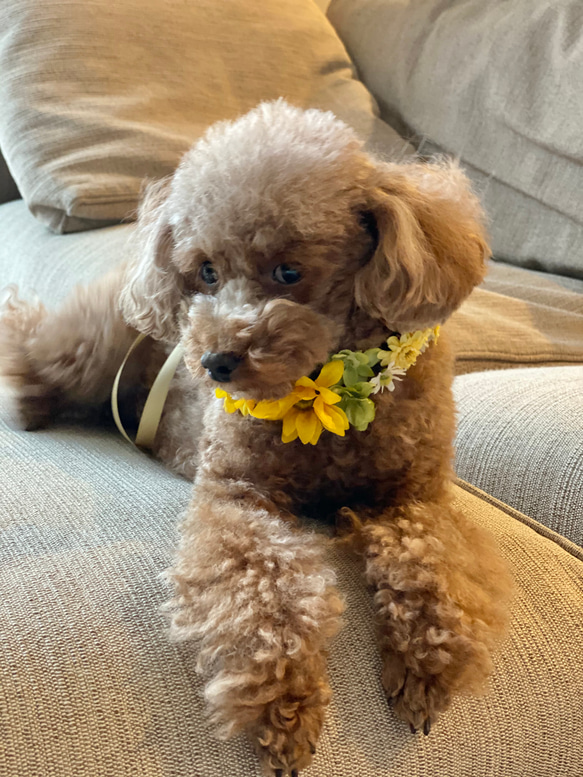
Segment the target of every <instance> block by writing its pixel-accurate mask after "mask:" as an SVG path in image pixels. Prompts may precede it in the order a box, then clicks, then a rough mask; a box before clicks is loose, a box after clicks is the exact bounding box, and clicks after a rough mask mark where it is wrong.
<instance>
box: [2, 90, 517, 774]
mask: <svg viewBox="0 0 583 777" xmlns="http://www.w3.org/2000/svg"><path fill="white" fill-rule="evenodd" d="M136 236H137V237H136V240H135V242H134V248H135V257H134V258H130V260H129V261H128V263H127V264H126V265H125V266H124V267H122V268H120V269H119V270H118V271H115V272H113V273H112V274H110V275H109V276H107V277H105V278H103V279H102V280H101V281H99V282H96V283H94V284H92V285H90V286H89V287H88V288H83V289H78V290H77V291H76V292H75V293H74V294H73V295H72V296H71V297H70V298H69V300H68V301H67V302H66V304H65V305H64V306H63V308H62V309H61V310H60V311H58V312H57V313H48V312H47V311H46V310H45V309H44V307H43V306H42V305H40V304H39V303H24V302H22V301H20V300H19V299H18V298H17V297H16V295H15V294H12V296H11V297H10V299H9V300H8V302H7V303H6V305H5V307H4V312H3V318H2V343H1V349H0V352H1V353H2V354H3V364H2V371H3V373H4V375H5V376H7V377H8V378H9V379H10V380H11V382H12V384H13V385H14V386H15V387H16V388H17V393H18V396H19V406H20V411H21V415H22V417H23V420H24V423H25V425H26V426H27V427H29V428H33V427H38V426H40V425H44V424H46V423H48V422H49V421H51V420H52V419H54V418H55V417H56V416H57V415H65V416H66V415H67V414H68V413H71V412H73V413H74V414H75V416H76V417H78V416H79V414H83V413H89V412H90V411H91V412H95V411H96V410H99V408H103V407H105V406H107V403H108V401H109V394H110V391H111V386H112V382H113V380H114V376H115V374H116V371H117V369H118V367H119V365H120V363H121V361H122V359H123V357H124V355H125V354H126V352H127V350H128V348H129V346H130V345H131V344H132V342H133V341H134V339H135V337H136V334H137V333H138V332H141V333H145V334H146V335H148V337H147V339H146V340H145V341H144V342H143V344H142V345H141V346H140V349H141V353H140V354H139V355H138V357H136V358H135V359H130V361H129V364H128V367H127V369H126V370H125V373H124V383H123V385H122V387H121V394H120V401H121V404H122V406H123V407H124V408H125V413H126V420H127V414H128V412H130V411H133V412H134V414H136V417H137V416H138V415H139V411H140V408H141V405H143V402H144V397H145V394H146V393H147V388H148V386H149V385H150V384H151V382H152V379H153V376H154V375H155V374H156V372H157V370H158V369H159V367H160V365H161V364H162V363H163V361H164V360H165V358H166V356H167V354H168V353H169V352H170V351H171V350H172V348H173V347H174V346H175V345H176V344H177V343H179V342H180V343H181V344H182V346H183V348H184V352H185V357H184V361H183V363H182V364H181V366H180V367H179V369H178V372H177V374H176V377H175V378H174V381H173V383H172V385H171V390H170V393H169V396H168V399H167V403H166V406H165V410H164V414H163V416H162V422H161V425H160V427H159V429H158V433H157V435H156V438H155V442H154V446H153V450H154V454H155V455H156V456H158V457H159V458H160V459H162V460H163V461H164V462H166V463H167V464H168V465H169V466H170V467H172V468H173V469H174V470H176V471H177V472H179V473H182V474H183V475H185V476H186V477H188V478H192V479H193V480H194V492H193V496H192V501H191V503H190V507H189V510H188V512H187V515H186V517H185V519H184V522H183V525H182V540H181V543H180V547H179V549H178V553H177V557H176V562H175V564H174V567H173V568H172V569H171V570H170V572H169V577H170V579H171V580H172V581H173V584H174V588H175V595H174V599H173V601H172V603H171V609H172V629H173V631H174V634H175V635H176V636H177V637H178V638H184V639H186V638H194V639H196V640H198V642H199V643H200V660H199V667H200V670H201V671H203V672H204V673H205V676H206V677H207V680H208V682H207V685H206V698H207V701H208V704H209V707H210V710H211V713H212V718H213V720H214V721H215V722H216V723H217V724H218V725H219V730H220V731H221V732H222V734H223V735H224V736H229V735H231V734H234V733H236V732H238V731H241V730H245V731H246V732H248V734H250V736H251V737H252V738H253V740H254V742H255V743H256V745H257V749H258V752H259V755H260V758H261V761H262V765H263V768H264V769H265V771H266V773H267V774H271V775H274V774H275V775H276V777H282V776H283V775H284V774H291V775H296V774H297V772H298V770H300V769H302V768H304V767H306V766H307V765H308V764H309V763H310V762H311V760H312V756H313V754H314V752H315V746H316V743H317V740H318V736H319V733H320V729H321V727H322V721H323V718H324V713H325V708H326V705H327V704H328V701H329V699H330V686H329V683H328V679H327V674H326V652H327V649H328V646H329V642H330V639H331V637H332V636H333V635H334V633H335V632H336V631H337V629H338V627H339V624H340V615H341V612H342V609H343V605H342V601H341V599H340V597H339V595H338V592H337V591H336V590H335V588H334V582H335V578H334V572H333V570H331V569H328V568H326V567H325V565H324V562H323V555H322V545H321V543H322V542H324V540H323V539H322V538H321V537H319V536H317V535H315V534H314V533H312V532H309V531H306V530H305V528H304V529H302V528H301V527H300V526H299V524H298V522H297V519H296V516H297V515H299V514H301V515H304V516H305V515H309V514H310V513H317V514H319V515H322V514H323V513H324V512H326V513H334V512H335V511H338V510H340V513H341V515H342V516H343V520H344V523H346V524H347V525H348V528H349V530H350V531H351V536H352V538H353V539H354V541H355V545H357V547H358V548H359V550H360V553H361V554H362V557H363V558H364V574H365V576H366V580H367V581H368V582H369V583H370V585H371V586H372V587H373V588H374V590H375V594H374V600H375V603H376V608H377V612H378V624H379V641H380V650H381V652H382V658H383V663H384V670H383V683H384V687H385V689H386V693H387V696H388V698H389V700H390V701H391V703H392V704H393V707H394V709H395V711H396V713H397V714H398V715H399V716H400V717H401V718H403V720H405V721H406V722H407V723H408V724H409V725H410V727H411V728H412V729H413V730H417V729H421V730H424V731H425V733H429V729H430V726H431V723H432V722H433V721H434V720H435V719H436V718H437V716H438V715H439V713H441V712H442V711H443V710H444V709H445V708H446V707H447V706H448V704H449V702H450V698H451V695H452V693H454V692H464V691H466V692H468V691H470V692H475V691H479V690H480V688H481V687H483V685H484V682H485V679H486V678H487V676H488V674H489V672H490V671H491V667H492V664H491V658H490V653H491V649H492V646H493V643H494V641H495V639H496V638H497V636H498V635H499V634H500V633H501V631H502V629H503V626H504V622H505V620H506V605H505V603H504V602H505V600H506V598H507V597H506V593H507V590H508V588H509V581H508V576H507V573H506V570H505V567H504V565H503V563H502V562H501V560H500V558H499V556H498V553H497V550H496V548H495V546H494V544H493V542H492V540H491V538H490V537H489V536H488V535H486V534H485V533H484V532H483V531H481V530H480V529H479V528H478V527H476V526H474V525H473V524H471V523H470V522H469V521H468V520H466V518H465V517H464V516H463V515H462V514H460V513H459V512H457V511H456V510H455V509H454V508H453V506H452V496H451V487H450V484H451V480H452V464H451V461H452V438H453V434H454V406H453V402H452V396H451V382H452V360H451V357H450V353H449V351H448V347H447V344H446V337H445V335H444V336H442V337H441V338H440V339H439V341H438V342H433V341H432V342H429V344H427V343H426V344H425V346H424V347H423V348H422V347H420V346H419V347H418V351H419V353H418V358H417V360H416V362H415V364H412V365H410V368H409V369H408V370H407V371H406V372H405V371H404V370H399V369H398V365H396V364H395V363H390V362H385V363H384V365H385V366H386V364H388V365H389V366H388V369H389V371H390V369H391V368H392V369H393V377H394V380H391V375H389V373H387V371H386V370H384V371H382V374H381V372H380V371H379V370H382V368H383V363H381V364H380V365H377V366H375V367H374V368H373V369H370V370H369V372H368V373H367V374H368V375H373V376H374V377H373V379H372V381H370V383H371V387H372V384H373V383H374V381H375V380H376V388H377V389H383V386H384V390H378V391H376V393H370V394H369V399H368V401H369V402H371V403H372V404H371V405H368V404H367V407H368V408H369V410H370V408H371V407H373V408H374V412H373V414H374V413H376V417H375V418H374V421H372V422H371V423H370V425H369V426H368V428H367V429H366V431H361V430H359V429H358V428H354V425H353V424H352V425H351V426H350V428H348V429H346V427H347V426H349V424H348V423H344V421H345V419H346V418H348V415H347V414H346V413H345V412H344V411H343V410H342V409H341V408H342V405H340V406H339V407H336V404H335V403H336V402H337V400H338V397H337V396H336V395H335V394H334V391H333V392H332V393H333V394H334V396H332V395H331V394H330V393H329V392H330V388H325V387H324V383H325V381H323V380H321V381H320V383H319V384H318V383H317V382H316V383H313V379H314V378H315V377H316V376H318V374H319V373H320V369H321V368H322V365H324V364H326V363H327V362H328V360H329V358H330V355H331V354H335V353H337V352H339V351H340V350H342V349H343V350H344V353H346V352H350V351H353V352H357V353H361V355H362V353H364V352H368V349H375V348H377V349H378V348H379V347H381V346H383V344H386V343H387V338H388V337H390V336H393V337H395V338H396V341H398V342H400V340H399V336H398V335H399V334H403V333H409V332H416V331H417V330H422V331H423V330H427V329H428V328H431V327H435V326H436V325H437V324H440V323H442V322H444V321H445V320H446V319H447V318H448V316H449V315H450V314H451V313H452V311H454V310H455V309H456V308H457V307H458V305H459V304H460V303H461V302H462V300H463V299H464V298H465V297H466V296H467V295H468V294H469V293H470V291H471V290H472V288H473V287H474V286H475V285H476V284H477V283H478V282H479V281H480V280H481V279H482V277H483V274H484V268H485V259H486V258H487V256H488V246H487V243H486V238H485V236H484V229H483V226H482V214H481V210H480V207H479V204H478V202H477V200H476V198H475V197H474V196H473V195H472V194H471V193H470V191H469V188H468V185H467V181H466V179H465V177H464V175H463V174H462V173H461V172H460V170H459V169H457V168H456V167H455V165H451V164H449V165H448V164H433V165H425V164H421V163H419V164H406V165H396V164H388V163H382V162H379V161H378V160H375V159H373V158H371V157H370V156H369V155H367V154H366V153H364V151H363V150H362V147H361V144H360V142H359V141H358V140H357V138H356V137H355V135H354V133H353V132H352V131H351V130H350V129H349V128H348V127H346V126H345V125H344V124H343V123H342V122H340V121H338V120H337V119H336V118H334V117H333V116H332V114H330V113H322V112H320V111H316V110H308V111H301V110H299V109H296V108H293V107H290V106H289V105H287V104H286V103H284V102H283V101H278V102H276V103H267V104H263V105H260V106H259V107H258V108H256V109H255V110H253V111H251V112H250V113H249V114H247V115H246V116H243V117H242V118H240V119H239V120H238V121H235V122H232V123H229V122H223V123H219V124H217V125H215V126H213V127H211V128H210V129H209V130H208V132H207V133H206V135H205V136H204V137H203V138H201V140H199V141H198V142H197V143H196V144H195V145H194V147H193V148H192V149H191V150H190V151H189V152H188V153H187V154H186V156H185V157H184V159H183V160H182V163H181V164H180V166H179V168H178V170H177V171H176V173H175V175H174V176H173V177H172V178H171V179H170V180H166V181H163V182H161V183H156V184H153V185H151V186H150V187H149V189H148V191H147V195H146V197H145V201H144V203H143V205H142V207H141V210H140V214H139V220H138V227H137V232H136ZM384 347H386V345H385V346H384ZM201 361H202V363H201ZM332 371H333V372H334V373H335V374H336V376H337V375H338V370H337V369H336V368H334V369H333V370H332ZM366 371H367V365H365V372H366ZM302 376H311V378H312V380H311V379H309V378H308V377H302ZM379 376H381V377H383V378H384V382H383V381H381V380H380V377H379ZM387 376H388V377H387ZM300 378H302V380H301V381H299V385H300V386H303V390H304V393H303V394H302V392H301V391H300V393H299V394H298V397H299V399H297V404H296V405H294V409H293V412H294V414H295V415H293V418H294V419H296V420H295V421H294V422H293V423H295V424H296V427H295V432H294V425H293V423H291V422H290V423H288V426H287V431H286V428H285V424H286V423H287V422H286V421H285V419H284V421H283V426H284V437H285V436H286V435H287V439H290V441H289V442H283V441H282V439H281V435H282V422H281V420H280V421H277V420H270V417H269V416H268V415H264V417H263V418H257V417H254V415H253V414H251V415H243V413H242V412H238V411H237V412H231V413H227V412H225V408H224V406H223V403H224V400H223V399H219V398H217V397H216V396H215V389H216V388H217V387H223V388H224V387H225V386H224V384H225V383H228V389H229V392H230V393H231V395H232V399H229V397H227V399H228V401H229V402H230V403H231V404H230V406H229V409H230V410H236V409H237V407H240V408H241V409H242V410H243V412H247V411H248V410H252V409H253V407H256V406H255V404H254V403H255V402H260V401H261V400H264V403H263V405H264V406H266V403H265V400H279V399H281V398H283V397H288V396H289V395H290V392H291V391H292V390H294V386H296V387H297V385H298V384H297V383H296V382H297V381H298V379H300ZM364 382H367V381H366V380H365V381H364ZM381 383H382V384H383V385H381ZM318 385H319V386H320V388H318ZM330 385H331V382H330V380H328V386H330ZM359 385H360V388H361V389H362V385H363V382H362V381H361V383H360V384H359ZM314 387H315V388H314ZM365 388H366V387H365ZM366 390H367V391H369V392H370V387H369V388H368V389H366ZM306 392H307V393H306ZM310 392H311V393H310ZM327 392H328V393H327ZM336 393H337V394H338V396H340V394H342V391H340V390H337V391H336ZM347 394H350V391H344V397H346V395H347ZM300 395H301V396H300ZM316 395H318V396H321V397H322V403H321V407H320V412H319V415H315V407H316V403H315V401H314V402H312V400H313V399H314V397H315V396H316ZM302 397H303V398H302ZM326 397H327V399H326ZM310 398H311V399H310ZM361 398H362V397H361ZM241 399H246V400H254V401H253V402H250V403H247V404H245V403H243V402H238V404H233V403H234V402H236V400H241ZM326 403H327V404H326ZM267 405H269V406H271V407H273V406H275V404H274V403H273V402H271V403H267ZM284 405H285V403H284ZM344 406H345V407H347V405H344ZM330 408H334V410H330ZM327 412H329V416H326V413H327ZM302 414H303V415H302ZM299 416H301V417H302V418H303V419H305V423H304V422H303V421H301V419H300V420H299V421H298V418H299ZM279 417H280V418H281V416H279ZM290 417H291V416H290ZM322 419H323V420H322ZM338 419H340V427H338V425H337V424H338ZM290 424H291V426H290ZM334 424H336V429H334ZM298 429H299V430H300V431H301V432H302V434H301V437H300V438H299V439H297V438H296V439H293V437H294V434H295V435H296V436H297V434H298V433H299V432H298ZM334 431H335V433H334ZM320 433H321V436H320V437H319V439H317V438H318V435H319V434H320ZM308 437H309V439H308ZM316 439H317V444H303V442H304V441H306V442H312V443H313V442H315V441H316Z"/></svg>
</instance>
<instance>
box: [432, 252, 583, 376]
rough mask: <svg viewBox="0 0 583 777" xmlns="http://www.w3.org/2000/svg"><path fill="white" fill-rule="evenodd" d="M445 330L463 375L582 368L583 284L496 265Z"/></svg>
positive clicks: (492, 263) (506, 265)
mask: <svg viewBox="0 0 583 777" xmlns="http://www.w3.org/2000/svg"><path fill="white" fill-rule="evenodd" d="M446 328H447V331H448V332H449V334H450V336H451V338H452V341H453V344H454V348H455V353H456V373H457V374H458V375H461V374H463V373H466V372H481V371H483V370H498V369H507V368H509V367H521V366H528V367H540V366H544V365H561V364H583V281H581V280H577V279H576V278H566V277H562V276H559V275H552V274H551V273H545V272H541V273H539V272H535V271H533V270H525V269H523V268H522V267H514V266H512V265H508V264H504V263H503V262H491V263H490V268H489V271H488V275H487V276H486V279H485V281H484V282H483V283H482V285H481V286H480V287H478V288H477V289H475V290H474V291H473V292H472V294H471V295H470V297H469V298H468V299H467V300H466V301H465V302H464V303H463V305H462V306H461V307H460V309H459V310H458V311H456V312H455V313H454V314H453V316H452V317H451V318H450V320H449V321H448V322H447V324H446Z"/></svg>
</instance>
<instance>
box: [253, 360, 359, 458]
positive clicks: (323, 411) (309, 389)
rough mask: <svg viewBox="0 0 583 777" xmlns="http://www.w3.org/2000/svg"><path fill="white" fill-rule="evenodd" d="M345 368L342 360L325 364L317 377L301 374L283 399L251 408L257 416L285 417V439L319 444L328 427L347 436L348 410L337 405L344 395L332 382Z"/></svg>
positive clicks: (265, 401)
mask: <svg viewBox="0 0 583 777" xmlns="http://www.w3.org/2000/svg"><path fill="white" fill-rule="evenodd" d="M343 372H344V364H343V363H342V362H341V361H333V362H328V364H325V365H324V366H323V367H322V369H321V371H320V374H319V375H318V377H317V378H316V380H312V379H311V378H308V377H305V376H304V377H302V378H299V379H298V380H297V381H296V383H295V387H294V390H293V391H292V392H291V393H290V394H288V395H287V396H286V397H283V399H276V400H264V401H262V402H258V403H257V405H256V406H255V408H254V409H253V410H252V411H251V415H252V416H254V417H255V418H263V419H266V420H271V421H277V420H283V428H282V433H281V439H282V441H283V442H292V440H295V439H296V438H297V437H299V438H300V440H301V441H302V443H304V445H306V444H307V443H310V444H311V445H315V444H316V443H317V442H318V440H319V439H320V435H321V434H322V431H323V430H324V429H327V430H328V431H329V432H332V434H338V435H340V437H344V433H345V431H346V429H348V427H349V423H348V418H347V417H346V413H345V412H344V411H343V410H341V409H340V408H339V407H335V405H337V404H338V402H340V401H341V399H342V398H341V397H340V396H339V395H338V394H336V393H335V392H334V391H331V390H330V386H334V385H335V384H336V383H338V382H339V381H340V379H341V377H342V374H343Z"/></svg>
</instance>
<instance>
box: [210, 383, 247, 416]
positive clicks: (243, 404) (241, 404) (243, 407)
mask: <svg viewBox="0 0 583 777" xmlns="http://www.w3.org/2000/svg"><path fill="white" fill-rule="evenodd" d="M215 397H216V398H217V399H224V400H225V401H224V408H225V410H226V411H227V413H236V412H237V410H238V411H239V412H240V413H241V415H250V413H251V411H252V410H253V408H254V407H255V405H256V404H257V403H256V402H255V400H254V399H233V397H232V396H231V395H230V394H227V392H226V391H224V390H223V389H220V388H218V389H215Z"/></svg>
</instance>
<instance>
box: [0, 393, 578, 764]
mask: <svg viewBox="0 0 583 777" xmlns="http://www.w3.org/2000/svg"><path fill="white" fill-rule="evenodd" d="M13 422H14V418H13V416H12V414H11V410H10V404H9V402H8V401H7V398H6V395H5V394H2V393H0V460H1V462H0V464H1V466H2V472H3V476H2V478H1V479H0V516H1V518H0V520H1V526H0V559H1V562H0V586H1V589H2V598H1V600H0V644H1V646H2V669H1V670H0V697H1V698H2V704H0V743H1V749H2V750H1V752H2V757H1V758H0V775H1V777H38V775H48V774H55V775H59V777H78V775H99V777H135V775H138V774H139V775H146V774H147V775H148V777H165V776H166V775H169V774H176V775H187V774H188V775H204V777H224V775H226V774H228V775H231V777H250V775H257V777H259V770H258V764H257V761H256V760H255V756H254V754H253V752H252V749H251V746H250V745H249V743H248V742H247V740H246V739H244V738H239V739H237V740H235V741H232V742H230V743H221V742H218V741H217V740H215V739H214V738H213V737H212V736H211V734H210V731H209V728H208V725H207V723H206V720H205V714H204V702H203V698H202V684H201V681H200V680H199V678H198V677H197V675H196V673H195V663H196V647H195V645H193V644H191V643H183V644H178V645H176V644H172V643H171V642H170V641H169V640H168V637H167V634H166V630H165V623H164V620H163V618H162V616H161V615H160V612H159V607H160V605H161V604H162V603H163V602H164V601H165V599H166V598H167V597H168V591H166V590H165V588H164V586H163V584H162V583H161V581H160V579H159V573H160V572H161V571H162V570H163V569H164V568H165V567H166V566H167V565H168V563H169V559H170V554H171V548H172V545H173V544H174V542H175V528H174V527H175V523H176V521H177V517H178V515H179V513H180V512H181V510H183V509H184V507H185V505H186V503H187V500H188V497H189V492H190V485H189V484H188V483H187V482H185V481H183V480H182V479H180V478H178V477H176V476H174V475H172V474H170V473H169V472H167V471H166V470H165V469H163V468H162V467H161V466H160V465H158V464H157V463H156V462H154V461H152V460H150V459H149V458H147V457H146V456H144V455H142V454H140V453H139V452H138V451H137V450H135V449H133V448H132V447H131V446H129V445H127V444H126V443H125V442H124V441H123V440H122V439H121V438H120V437H119V436H117V435H116V434H113V433H111V434H109V433H107V432H97V431H93V432H92V431H87V430H85V431H84V430H76V429H67V428H59V429H51V430H47V431H44V432H40V433H25V432H18V431H14V429H13V428H12V426H13ZM456 501H457V505H458V507H460V508H461V509H463V510H464V511H465V512H466V513H467V514H468V516H469V517H470V518H471V519H472V520H475V521H476V522H477V523H479V524H480V525H482V526H485V527H487V528H488V529H490V530H491V531H493V532H494V534H495V535H496V537H497V539H498V542H499V544H500V547H501V549H502V552H503V554H504V555H505V557H506V558H507V559H508V560H509V562H510V563H511V565H512V568H513V570H514V574H515V576H516V582H517V593H516V598H515V601H514V604H513V616H512V628H511V633H510V636H509V638H508V639H507V641H506V642H505V643H504V644H503V645H502V646H501V648H500V650H499V652H498V654H497V656H496V661H495V666H496V669H495V674H494V676H493V679H492V683H491V691H490V693H489V695H487V696H486V697H485V698H482V699H474V698H457V699H455V701H454V703H453V705H452V707H451V709H450V710H449V711H448V712H447V714H445V715H444V716H443V717H442V718H441V719H440V720H439V721H438V723H437V724H436V725H435V726H434V729H433V730H432V733H431V736H430V737H427V738H424V737H422V736H414V735H412V734H411V733H410V732H409V729H408V727H407V726H406V725H404V724H403V723H402V722H400V721H398V720H397V718H396V717H395V716H394V715H393V713H392V712H391V710H390V708H389V706H388V705H387V703H386V701H385V698H384V696H383V692H382V689H381V684H380V680H379V677H380V660H379V654H378V651H377V648H376V644H375V629H374V618H373V607H372V600H371V595H370V593H369V591H368V590H367V589H366V586H365V585H364V583H363V581H362V577H361V570H360V564H359V561H358V560H357V559H356V558H355V557H353V556H351V555H349V554H347V553H346V551H344V550H343V549H342V548H337V547H334V546H330V550H329V554H330V562H331V563H332V564H333V565H334V566H335V567H336V568H337V570H338V575H339V586H340V589H341V590H342V592H343V594H344V596H345V597H346V599H347V602H348V609H347V612H346V616H345V627H344V628H343V630H342V631H341V632H340V634H339V635H338V637H337V638H336V640H335V641H334V643H333V646H332V650H331V654H330V660H329V667H330V674H331V683H332V687H333V693H334V697H333V702H332V704H331V706H330V708H329V711H328V714H327V720H326V724H325V727H324V731H323V734H322V738H321V740H320V743H319V746H318V751H317V754H316V758H315V762H314V765H313V767H312V768H311V769H310V770H308V771H307V772H306V777H308V775H311V777H330V775H335V777H353V776H354V775H355V774H356V775H358V776H359V777H378V775H379V774H383V775H387V777H390V776H393V777H397V776H400V775H404V774H406V775H408V776H409V777H443V775H444V774H445V773H447V777H467V775H469V774H471V775H472V777H499V775H501V774H504V777H529V776H532V777H534V776H535V775H536V777H557V775H560V774H565V775H566V774H572V775H575V774H581V773H582V772H583V751H582V749H581V748H580V747H578V746H576V745H574V743H576V742H578V741H579V736H580V730H581V729H580V727H581V719H580V712H581V697H582V694H583V676H582V674H581V671H580V667H581V663H582V662H583V645H582V643H581V640H580V628H581V606H582V603H583V560H582V558H583V554H582V553H581V551H580V550H578V549H577V548H575V547H574V546H573V545H572V544H570V543H569V542H568V541H567V540H563V539H562V538H559V537H557V536H555V535H554V534H553V533H552V532H550V531H549V530H547V529H545V527H542V526H539V525H538V524H534V523H533V522H532V521H530V520H529V519H527V518H525V517H524V516H521V515H519V514H517V513H515V512H513V511H511V510H508V509H506V508H504V507H503V506H501V505H499V504H497V503H495V502H492V501H491V500H489V499H487V498H485V497H483V495H481V494H480V493H478V492H477V491H475V490H473V489H471V488H469V487H463V486H460V487H457V489H456ZM549 742H552V743H553V746H552V747H549ZM444 764H446V765H447V766H446V767H445V768H446V771H445V772H444Z"/></svg>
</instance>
